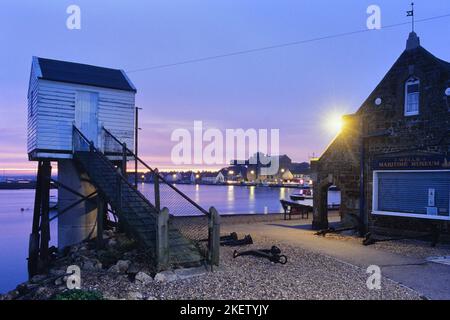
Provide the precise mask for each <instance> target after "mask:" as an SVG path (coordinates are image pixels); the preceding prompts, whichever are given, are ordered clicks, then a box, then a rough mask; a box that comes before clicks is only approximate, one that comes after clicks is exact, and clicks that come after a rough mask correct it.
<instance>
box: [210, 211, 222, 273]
mask: <svg viewBox="0 0 450 320" xmlns="http://www.w3.org/2000/svg"><path fill="white" fill-rule="evenodd" d="M208 239H209V243H208V260H209V263H210V265H211V270H212V266H213V265H215V266H218V265H219V260H220V215H219V212H217V210H216V209H215V208H214V207H211V208H210V209H209V219H208Z"/></svg>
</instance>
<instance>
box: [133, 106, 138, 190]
mask: <svg viewBox="0 0 450 320" xmlns="http://www.w3.org/2000/svg"><path fill="white" fill-rule="evenodd" d="M135 109H136V114H135V117H134V121H135V123H134V154H135V157H134V186H135V187H136V189H137V185H138V158H137V157H138V138H139V108H138V107H136V108H135Z"/></svg>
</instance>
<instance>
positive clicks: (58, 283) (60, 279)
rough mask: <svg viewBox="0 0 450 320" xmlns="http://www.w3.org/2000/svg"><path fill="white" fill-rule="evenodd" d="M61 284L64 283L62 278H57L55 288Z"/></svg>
mask: <svg viewBox="0 0 450 320" xmlns="http://www.w3.org/2000/svg"><path fill="white" fill-rule="evenodd" d="M63 283H64V279H63V277H61V278H58V279H56V280H55V285H56V286H60V285H62V284H63Z"/></svg>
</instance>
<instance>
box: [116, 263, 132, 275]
mask: <svg viewBox="0 0 450 320" xmlns="http://www.w3.org/2000/svg"><path fill="white" fill-rule="evenodd" d="M130 265H131V261H130V260H119V261H117V263H116V266H117V268H118V269H119V272H120V273H125V272H127V270H128V268H129V267H130Z"/></svg>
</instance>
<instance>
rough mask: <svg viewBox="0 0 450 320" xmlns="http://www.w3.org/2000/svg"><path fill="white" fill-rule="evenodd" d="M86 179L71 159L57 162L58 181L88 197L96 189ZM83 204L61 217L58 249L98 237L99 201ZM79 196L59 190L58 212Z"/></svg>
mask: <svg viewBox="0 0 450 320" xmlns="http://www.w3.org/2000/svg"><path fill="white" fill-rule="evenodd" d="M86 180H87V176H85V175H84V174H83V175H81V174H80V173H79V172H78V170H77V169H76V167H75V165H74V163H73V161H72V160H60V161H58V181H59V182H61V183H62V184H64V185H66V186H68V187H69V188H71V189H73V190H75V191H76V192H78V193H80V194H82V195H84V196H87V195H89V194H91V193H93V192H94V191H95V187H94V186H92V185H91V184H90V183H89V182H87V181H86ZM91 199H93V200H94V201H83V202H81V203H80V204H78V205H77V206H75V207H74V208H72V209H70V210H69V211H67V212H65V213H63V214H62V215H61V216H60V217H59V218H58V248H59V249H60V250H62V249H64V248H65V247H67V246H70V245H73V244H76V243H80V242H82V241H84V240H87V239H91V238H95V237H96V235H97V234H96V233H97V228H96V222H97V201H96V199H95V197H92V198H91ZM77 200H80V197H79V196H77V195H75V194H73V193H72V192H70V191H68V190H66V189H64V188H62V187H60V188H59V189H58V212H61V211H62V210H64V209H65V208H67V207H69V206H70V205H71V204H73V203H74V202H75V201H77Z"/></svg>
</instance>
